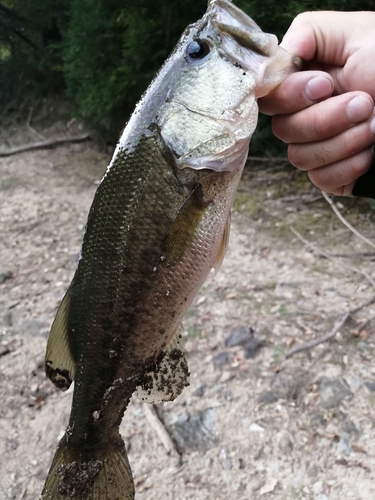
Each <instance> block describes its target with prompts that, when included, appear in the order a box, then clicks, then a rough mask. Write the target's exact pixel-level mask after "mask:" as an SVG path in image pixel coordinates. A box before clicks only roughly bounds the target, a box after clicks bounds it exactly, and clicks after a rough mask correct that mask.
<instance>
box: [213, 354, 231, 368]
mask: <svg viewBox="0 0 375 500" xmlns="http://www.w3.org/2000/svg"><path fill="white" fill-rule="evenodd" d="M229 361H230V353H229V352H228V351H223V352H219V354H216V356H214V357H213V358H212V363H213V365H214V368H215V369H217V368H221V367H222V366H224V365H227V364H228V363H229Z"/></svg>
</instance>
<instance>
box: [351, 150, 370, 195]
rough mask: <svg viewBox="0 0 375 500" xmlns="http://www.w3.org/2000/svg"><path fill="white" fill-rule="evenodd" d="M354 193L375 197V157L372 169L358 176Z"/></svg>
mask: <svg viewBox="0 0 375 500" xmlns="http://www.w3.org/2000/svg"><path fill="white" fill-rule="evenodd" d="M352 195H353V196H362V197H364V198H374V199H375V159H374V161H373V162H372V165H371V167H370V169H369V170H368V171H367V172H366V173H365V174H364V175H362V176H361V177H359V178H358V180H357V182H356V183H355V185H354V188H353V191H352Z"/></svg>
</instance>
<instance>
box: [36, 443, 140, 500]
mask: <svg viewBox="0 0 375 500" xmlns="http://www.w3.org/2000/svg"><path fill="white" fill-rule="evenodd" d="M107 448H108V451H107V452H105V451H104V449H103V450H101V451H100V453H97V454H96V456H95V457H92V458H91V459H88V460H87V457H86V458H85V459H84V460H83V459H82V456H81V455H80V453H77V452H75V450H74V449H72V448H71V447H70V446H69V443H67V439H66V436H64V437H63V438H62V439H61V441H60V444H59V446H58V448H57V451H56V453H55V457H54V459H53V462H52V465H51V468H50V471H49V473H48V476H47V479H46V482H45V484H44V488H43V491H42V494H41V496H40V498H39V500H68V499H71V498H74V499H75V500H134V495H135V492H134V481H133V476H132V472H131V469H130V465H129V461H128V457H127V454H126V451H125V444H124V442H123V440H122V439H121V438H120V437H119V438H118V439H117V440H116V443H115V444H112V443H111V444H110V446H108V447H107Z"/></svg>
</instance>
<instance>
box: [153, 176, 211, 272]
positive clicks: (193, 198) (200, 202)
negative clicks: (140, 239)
mask: <svg viewBox="0 0 375 500" xmlns="http://www.w3.org/2000/svg"><path fill="white" fill-rule="evenodd" d="M209 204H210V201H205V200H204V195H203V189H202V185H201V184H197V185H196V186H195V187H194V188H193V189H192V191H191V192H190V194H189V196H188V197H187V198H186V200H185V201H184V203H183V204H182V205H181V207H180V209H179V211H178V213H177V215H176V217H175V219H174V221H173V223H172V225H171V227H170V228H169V230H168V232H167V234H166V235H165V238H164V241H163V243H162V247H161V250H162V253H163V255H164V257H165V258H166V260H167V262H168V263H170V264H171V265H174V264H175V263H176V262H178V261H179V260H180V259H181V258H182V257H183V255H184V253H185V251H186V250H187V249H189V248H191V243H192V241H193V239H194V236H195V235H196V230H197V227H198V226H199V224H200V222H201V220H202V218H203V216H204V214H205V212H206V209H207V207H208V206H209Z"/></svg>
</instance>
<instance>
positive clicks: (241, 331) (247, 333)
mask: <svg viewBox="0 0 375 500" xmlns="http://www.w3.org/2000/svg"><path fill="white" fill-rule="evenodd" d="M253 335H254V330H253V329H252V328H251V326H249V327H246V326H241V327H239V328H235V329H234V330H232V331H231V332H230V334H229V335H228V336H227V338H226V339H225V342H224V343H225V347H235V346H237V345H243V344H246V342H247V341H248V340H250V339H251V338H252V337H253Z"/></svg>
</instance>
